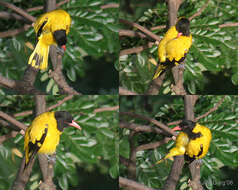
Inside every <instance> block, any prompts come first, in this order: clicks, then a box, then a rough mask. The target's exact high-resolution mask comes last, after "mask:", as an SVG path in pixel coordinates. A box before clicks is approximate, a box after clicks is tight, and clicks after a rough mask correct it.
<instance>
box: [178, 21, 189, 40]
mask: <svg viewBox="0 0 238 190" xmlns="http://www.w3.org/2000/svg"><path fill="white" fill-rule="evenodd" d="M189 25H190V22H189V20H188V19H187V18H180V19H179V20H178V22H177V23H176V25H175V27H176V30H177V31H178V32H179V33H182V34H183V35H184V36H189V35H190V30H189Z"/></svg>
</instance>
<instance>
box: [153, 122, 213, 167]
mask: <svg viewBox="0 0 238 190" xmlns="http://www.w3.org/2000/svg"><path fill="white" fill-rule="evenodd" d="M173 130H182V132H180V133H179V134H178V136H177V138H176V143H175V147H174V148H172V149H171V150H170V151H169V153H168V154H167V155H166V156H165V157H164V158H163V159H161V160H159V161H158V162H156V164H159V163H161V162H162V161H164V160H166V159H168V158H169V159H171V158H172V157H174V156H180V155H185V158H186V159H188V160H189V161H190V162H191V161H193V160H195V159H201V158H203V157H204V156H205V155H206V154H207V152H208V149H209V147H210V142H211V139H212V133H211V131H210V129H209V128H207V127H205V126H203V125H200V124H198V123H195V122H193V121H190V120H183V121H182V122H181V123H180V124H179V126H177V127H175V128H174V129H173Z"/></svg>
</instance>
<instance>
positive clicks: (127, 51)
mask: <svg viewBox="0 0 238 190" xmlns="http://www.w3.org/2000/svg"><path fill="white" fill-rule="evenodd" d="M154 44H155V43H154V42H148V43H147V44H146V45H143V46H138V47H134V48H129V49H124V50H121V51H120V54H119V56H123V55H129V54H133V53H140V52H142V51H143V50H145V49H148V48H151V47H152V46H153V45H154Z"/></svg>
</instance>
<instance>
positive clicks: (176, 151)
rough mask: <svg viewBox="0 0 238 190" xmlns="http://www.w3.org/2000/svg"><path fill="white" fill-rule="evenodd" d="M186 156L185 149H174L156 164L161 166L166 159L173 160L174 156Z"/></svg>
mask: <svg viewBox="0 0 238 190" xmlns="http://www.w3.org/2000/svg"><path fill="white" fill-rule="evenodd" d="M184 154H185V148H184V147H174V148H172V149H171V150H170V151H169V153H168V154H167V155H166V156H165V157H164V158H162V159H161V160H159V161H157V162H156V163H155V164H160V163H161V162H163V161H164V160H166V159H171V160H173V157H174V156H180V155H184Z"/></svg>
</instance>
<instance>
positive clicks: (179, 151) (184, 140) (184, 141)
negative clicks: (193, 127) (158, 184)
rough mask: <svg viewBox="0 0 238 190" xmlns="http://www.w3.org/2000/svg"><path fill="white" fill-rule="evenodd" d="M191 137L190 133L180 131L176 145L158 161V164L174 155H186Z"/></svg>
mask: <svg viewBox="0 0 238 190" xmlns="http://www.w3.org/2000/svg"><path fill="white" fill-rule="evenodd" d="M188 142H189V138H188V135H187V134H186V133H184V132H180V133H179V134H178V136H177V138H176V144H175V147H174V148H172V149H171V150H170V151H169V153H168V154H167V155H166V156H165V157H164V158H163V159H161V160H159V161H158V162H156V164H160V163H161V162H162V161H164V160H166V159H168V158H172V157H174V156H180V155H184V154H185V151H186V146H187V145H188Z"/></svg>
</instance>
